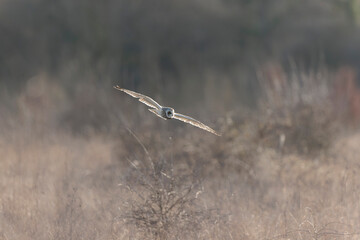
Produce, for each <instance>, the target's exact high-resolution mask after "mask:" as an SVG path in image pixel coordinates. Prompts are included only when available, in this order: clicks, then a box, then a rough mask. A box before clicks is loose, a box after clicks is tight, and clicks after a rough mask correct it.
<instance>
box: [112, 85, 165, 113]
mask: <svg viewBox="0 0 360 240" xmlns="http://www.w3.org/2000/svg"><path fill="white" fill-rule="evenodd" d="M114 88H115V89H117V90H119V91H123V92H125V93H127V94H129V95H130V96H132V97H134V98H138V99H139V101H140V102H142V103H144V104H145V105H147V106H149V107H152V108H156V109H161V108H162V107H161V105H160V104H158V103H157V102H156V101H155V100H154V99H152V98H151V97H148V96H145V95H143V94H140V93H137V92H133V91H130V90H127V89H125V88H121V87H119V86H114Z"/></svg>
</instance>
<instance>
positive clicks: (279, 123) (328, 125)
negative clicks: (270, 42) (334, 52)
mask: <svg viewBox="0 0 360 240" xmlns="http://www.w3.org/2000/svg"><path fill="white" fill-rule="evenodd" d="M258 78H259V83H260V87H261V92H262V94H261V97H260V100H259V113H258V114H259V117H258V119H259V120H258V124H259V125H258V133H259V138H260V142H261V144H262V145H263V146H268V147H272V148H275V149H281V150H282V151H283V150H285V151H288V152H297V153H305V154H307V153H312V152H317V151H319V150H323V149H325V148H327V147H328V146H329V144H330V141H329V140H330V139H331V136H332V135H333V134H334V130H335V127H336V126H337V122H336V121H335V120H336V118H335V115H334V108H333V106H332V104H331V102H330V99H331V98H330V94H331V90H332V89H331V86H332V85H331V84H332V83H331V80H332V78H331V74H330V73H329V72H328V71H327V70H326V68H325V67H320V68H319V69H317V70H313V71H309V72H306V71H305V70H303V69H299V68H298V66H297V65H296V64H292V70H291V72H290V73H286V72H285V70H284V69H283V68H282V67H281V66H280V65H279V64H277V63H270V64H268V65H265V66H264V67H263V68H260V70H259V71H258Z"/></svg>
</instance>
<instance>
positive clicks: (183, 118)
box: [173, 113, 221, 136]
mask: <svg viewBox="0 0 360 240" xmlns="http://www.w3.org/2000/svg"><path fill="white" fill-rule="evenodd" d="M173 118H175V119H177V120H180V121H183V122H186V123H189V124H191V125H193V126H195V127H198V128H201V129H203V130H206V131H208V132H211V133H212V134H215V135H216V136H221V134H219V133H217V132H216V131H215V130H214V129H212V128H211V127H209V126H206V125H205V124H203V123H202V122H200V121H198V120H196V119H194V118H192V117H189V116H186V115H183V114H180V113H175V114H174V117H173Z"/></svg>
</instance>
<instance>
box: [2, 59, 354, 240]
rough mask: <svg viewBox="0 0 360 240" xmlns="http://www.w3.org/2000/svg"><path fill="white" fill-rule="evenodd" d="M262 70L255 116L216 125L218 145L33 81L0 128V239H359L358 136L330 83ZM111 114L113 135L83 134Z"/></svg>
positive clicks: (187, 129)
mask: <svg viewBox="0 0 360 240" xmlns="http://www.w3.org/2000/svg"><path fill="white" fill-rule="evenodd" d="M269 68H271V69H270V70H269ZM264 69H265V70H264V74H262V75H261V74H259V81H260V83H261V84H262V85H264V86H268V85H266V84H267V83H266V81H270V82H269V84H270V85H271V86H272V87H268V88H264V92H263V94H262V98H261V100H259V108H258V110H257V111H249V112H248V113H247V114H244V113H242V114H241V113H240V112H233V113H228V114H226V115H225V116H224V117H223V118H221V119H219V121H218V124H217V125H218V126H221V132H222V133H223V137H221V138H217V137H215V136H212V135H211V134H208V133H206V132H203V131H201V130H198V129H196V128H192V127H191V126H184V125H174V124H175V123H174V122H170V121H167V122H163V121H159V119H156V118H152V116H151V115H149V114H148V113H147V110H146V108H141V106H139V105H138V103H137V102H136V101H134V102H129V103H127V102H126V103H124V102H122V103H121V102H120V101H118V100H117V101H110V100H106V97H105V95H102V94H101V91H100V93H99V95H100V96H102V98H103V99H102V100H101V101H100V102H101V103H100V104H99V105H97V106H93V105H92V104H90V105H89V104H88V103H91V102H92V101H91V98H86V97H82V98H81V101H80V100H76V101H75V102H72V103H71V104H69V103H70V102H71V100H66V98H67V97H66V96H65V94H64V92H63V91H62V90H61V87H59V86H56V85H54V84H53V83H52V81H51V80H49V79H48V77H46V76H44V75H41V76H42V80H36V81H35V80H32V81H33V82H35V83H36V84H37V85H35V86H37V87H36V88H35V90H36V92H33V90H32V88H31V86H27V87H24V88H23V91H22V93H21V95H19V96H16V97H9V98H12V100H16V101H13V102H16V103H17V104H18V110H17V111H7V112H6V113H7V114H6V115H4V116H2V119H1V126H2V127H1V137H0V156H1V160H0V177H1V181H0V239H21V240H22V239H359V236H360V235H359V234H360V232H359V231H358V229H360V225H359V222H360V201H359V196H360V179H359V175H358V174H357V172H358V171H359V169H360V165H359V161H358V156H359V154H360V152H359V148H358V145H359V143H360V136H359V134H357V133H353V134H351V135H341V134H340V133H341V132H342V131H341V129H343V127H341V126H342V125H343V122H341V119H338V118H336V117H333V116H334V115H333V114H334V109H332V108H331V106H332V105H331V104H327V103H328V100H329V99H331V98H332V96H333V95H332V92H333V90H332V87H331V86H332V84H331V79H332V78H331V76H332V75H331V73H329V72H327V71H325V70H324V69H322V70H319V71H316V72H314V73H309V74H304V73H302V72H301V71H300V70H299V72H298V74H296V73H290V74H287V73H285V71H284V70H282V68H281V67H279V66H276V65H275V67H272V66H271V65H267V66H266V67H265V68H264ZM279 76H280V77H279ZM295 76H298V77H295ZM335 78H336V79H337V80H336V81H338V82H337V85H336V84H335V86H336V88H335V92H336V91H341V89H342V87H341V86H339V84H340V83H339V81H340V80H338V79H339V78H340V77H339V76H338V75H336V77H335ZM277 79H280V80H279V81H280V84H278V85H276V84H277V83H276V81H277ZM300 82H301V83H302V84H299V83H300ZM347 83H348V81H345V85H346V84H347ZM29 84H30V83H29ZM39 86H43V87H44V89H45V90H44V91H43V90H42V87H39ZM277 86H281V87H277ZM345 88H346V86H345ZM79 89H84V88H83V87H79ZM91 89H92V86H91V85H88V86H86V91H90V92H91V91H92V90H91ZM339 89H340V90H339ZM35 90H34V91H35ZM79 91H80V90H79ZM350 91H351V92H352V91H353V90H350ZM80 92H81V91H80ZM94 92H95V91H94ZM289 93H291V94H289ZM112 97H114V99H117V97H118V95H113V96H112ZM112 97H111V98H112ZM14 98H16V99H14ZM8 102H11V101H10V100H8ZM105 102H107V103H109V104H110V105H109V106H107V107H108V108H107V109H106V110H104V109H100V110H99V111H100V112H103V113H104V114H107V115H106V116H104V117H105V119H107V120H106V121H107V124H108V125H109V126H107V127H105V128H101V127H98V126H99V125H98V124H99V122H98V121H95V122H91V121H90V122H87V119H84V122H85V124H86V125H87V127H86V128H84V129H85V130H84V131H76V130H74V129H76V128H77V127H76V126H78V125H79V122H78V120H77V119H76V118H74V119H75V120H74V122H71V119H72V118H71V116H72V115H71V114H79V113H78V111H80V110H79V109H82V111H84V112H86V111H88V110H87V109H90V110H89V111H90V112H91V111H96V110H97V108H101V107H102V105H101V104H103V103H105ZM111 102H113V104H114V105H115V106H116V108H115V107H114V106H113V105H111ZM118 105H120V106H118ZM128 105H131V109H132V111H133V112H134V113H131V111H130V112H129V114H130V115H124V114H123V113H122V111H120V110H119V109H126V108H127V107H128ZM51 106H56V107H51ZM84 106H87V107H88V108H84ZM55 108H56V109H57V110H54V109H55ZM2 109H7V108H6V107H4V106H3V107H2ZM39 109H40V110H39ZM134 109H135V110H134ZM137 109H143V110H141V111H140V112H139V111H138V110H137ZM110 110H111V111H110ZM39 111H40V112H41V113H42V114H43V115H42V116H44V117H42V118H38V117H39ZM84 112H83V113H84ZM110 112H112V114H110ZM124 112H125V111H124ZM94 114H95V115H94ZM96 114H97V113H93V115H91V114H90V115H86V114H85V115H84V118H85V117H87V116H89V117H91V116H97V115H96ZM131 114H133V116H134V115H135V116H136V115H137V118H134V119H135V120H134V121H130V119H131V118H132V116H131ZM145 114H147V115H145ZM139 116H144V117H145V118H146V119H147V121H144V122H142V121H139V120H136V119H138V118H139ZM64 119H67V120H66V121H68V122H67V123H66V124H64V123H63V122H62V121H63V120H64ZM94 119H96V117H94ZM69 124H70V125H69ZM71 124H72V125H71ZM138 124H140V125H138ZM68 126H72V127H71V128H69V127H68ZM91 126H93V127H91ZM165 126H168V128H167V127H165ZM177 126H181V127H177ZM126 128H129V129H133V130H132V131H134V133H133V132H132V131H131V130H130V131H127V130H126ZM86 129H88V130H86ZM89 129H90V130H89ZM180 129H181V131H180Z"/></svg>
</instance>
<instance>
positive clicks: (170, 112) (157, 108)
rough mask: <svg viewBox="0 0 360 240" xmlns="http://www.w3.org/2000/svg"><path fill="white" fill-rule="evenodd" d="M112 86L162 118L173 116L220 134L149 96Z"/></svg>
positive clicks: (166, 118)
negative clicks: (136, 99)
mask: <svg viewBox="0 0 360 240" xmlns="http://www.w3.org/2000/svg"><path fill="white" fill-rule="evenodd" d="M114 88H115V89H117V90H120V91H123V92H125V93H127V94H129V95H130V96H132V97H134V98H138V99H139V101H140V102H142V103H144V104H145V105H147V106H149V107H151V108H150V109H149V111H150V112H152V113H154V114H155V115H156V116H158V117H160V118H162V119H164V120H168V119H173V118H174V119H178V120H180V121H183V122H186V123H189V124H191V125H194V126H196V127H198V128H201V129H203V130H206V131H208V132H211V133H213V134H215V135H217V136H220V134H218V133H217V132H216V131H215V130H214V129H212V128H210V127H208V126H206V125H205V124H203V123H201V122H200V121H198V120H196V119H194V118H192V117H189V116H186V115H183V114H180V113H176V112H175V110H174V109H173V108H171V107H163V106H161V105H160V104H158V103H157V102H156V101H155V100H153V99H152V98H150V97H148V96H145V95H143V94H140V93H137V92H133V91H130V90H127V89H124V88H120V87H119V86H114Z"/></svg>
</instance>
